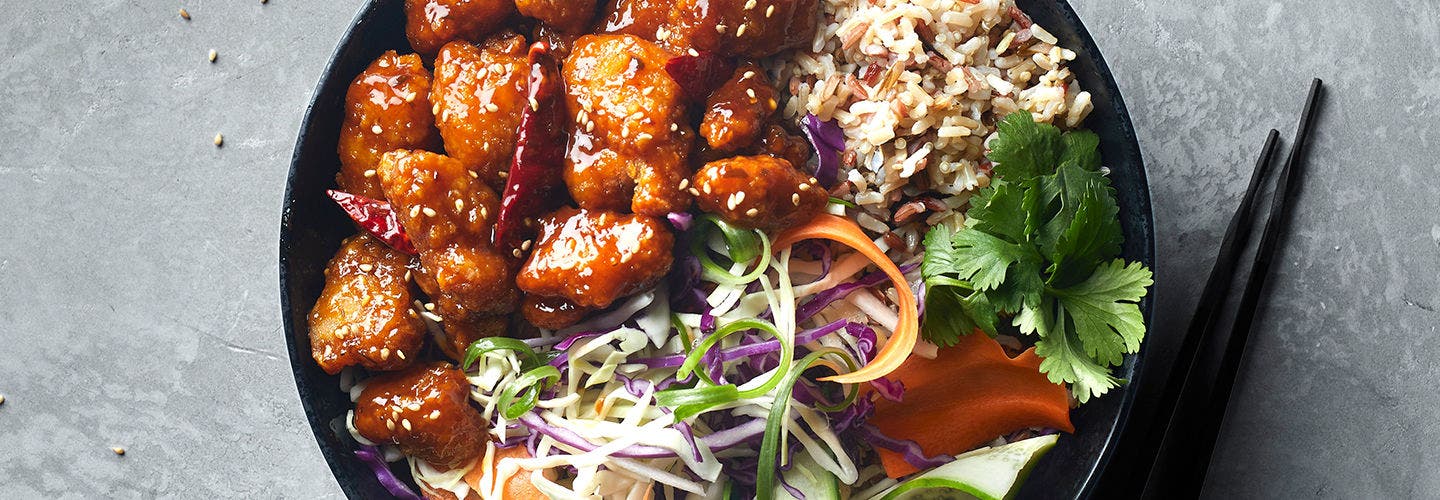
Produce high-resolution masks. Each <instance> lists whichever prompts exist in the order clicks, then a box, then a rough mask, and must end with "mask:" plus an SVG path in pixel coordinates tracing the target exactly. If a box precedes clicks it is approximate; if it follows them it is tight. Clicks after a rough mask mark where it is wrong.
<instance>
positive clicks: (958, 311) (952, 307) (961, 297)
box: [922, 282, 1000, 347]
mask: <svg viewBox="0 0 1440 500" xmlns="http://www.w3.org/2000/svg"><path fill="white" fill-rule="evenodd" d="M965 291H966V290H965V289H964V288H961V287H957V286H950V285H945V284H940V283H930V282H927V283H926V292H925V324H924V328H923V330H922V333H923V334H924V335H925V340H929V341H930V342H933V343H935V344H936V345H939V346H941V347H949V346H952V345H955V343H956V342H958V341H959V340H960V338H961V337H963V336H965V335H971V334H972V333H973V332H974V331H975V330H976V329H979V330H981V331H984V332H985V333H986V334H989V335H994V334H995V319H996V318H998V317H999V315H1000V314H999V311H996V310H995V309H994V307H992V306H991V305H990V301H989V299H988V298H986V296H985V293H984V292H969V294H968V295H967V294H966V293H965Z"/></svg>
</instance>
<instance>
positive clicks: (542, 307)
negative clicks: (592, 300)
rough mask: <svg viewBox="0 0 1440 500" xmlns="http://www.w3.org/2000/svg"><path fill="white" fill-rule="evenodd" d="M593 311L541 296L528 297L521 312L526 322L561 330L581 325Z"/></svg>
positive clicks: (554, 298)
mask: <svg viewBox="0 0 1440 500" xmlns="http://www.w3.org/2000/svg"><path fill="white" fill-rule="evenodd" d="M591 311H594V309H593V308H589V307H580V306H577V305H575V303H573V302H570V301H568V300H565V299H562V298H559V297H542V296H539V295H526V296H525V302H524V303H523V304H521V305H520V312H521V313H523V314H524V315H525V321H529V322H530V324H532V325H535V326H537V327H540V328H544V329H547V330H559V329H561V328H565V327H567V326H570V325H573V324H576V323H579V322H580V320H582V319H584V318H585V315H587V314H590V312H591Z"/></svg>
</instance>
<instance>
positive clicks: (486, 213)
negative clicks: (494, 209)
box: [480, 205, 490, 219]
mask: <svg viewBox="0 0 1440 500" xmlns="http://www.w3.org/2000/svg"><path fill="white" fill-rule="evenodd" d="M480 218H481V219H489V218H490V209H488V208H485V206H484V205H481V206H480Z"/></svg>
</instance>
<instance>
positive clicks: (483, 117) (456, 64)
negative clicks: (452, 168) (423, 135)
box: [430, 34, 530, 192]
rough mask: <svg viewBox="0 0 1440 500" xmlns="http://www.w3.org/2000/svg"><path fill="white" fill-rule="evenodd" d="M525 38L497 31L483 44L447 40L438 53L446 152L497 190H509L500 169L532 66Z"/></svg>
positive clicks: (506, 165)
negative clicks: (527, 62) (527, 58)
mask: <svg viewBox="0 0 1440 500" xmlns="http://www.w3.org/2000/svg"><path fill="white" fill-rule="evenodd" d="M525 50H526V44H525V38H524V37H522V36H520V35H516V34H506V35H497V36H495V37H492V38H490V39H489V40H487V41H486V42H485V43H484V44H483V45H481V46H478V47H477V46H475V45H473V44H471V43H470V42H465V41H458V42H451V43H449V44H446V45H445V47H444V48H442V49H440V55H438V56H436V58H435V87H434V90H432V91H431V93H430V100H431V102H434V103H435V106H434V109H433V111H434V113H435V123H436V124H437V125H439V127H440V135H442V136H444V138H445V153H446V154H448V155H450V157H451V158H454V159H456V160H460V163H461V164H463V165H464V166H465V168H466V169H469V170H473V171H475V172H476V173H477V174H479V175H480V179H482V180H484V181H485V183H486V184H487V185H489V186H490V188H491V189H493V190H495V191H496V192H500V191H503V190H504V189H505V179H504V178H503V177H502V175H504V174H502V173H501V172H505V171H507V170H509V169H510V160H511V158H512V157H514V155H515V137H516V136H517V135H518V132H517V131H518V130H519V128H520V117H521V114H522V113H523V112H524V110H525V106H528V105H529V103H528V99H527V97H526V95H527V91H528V89H529V82H530V77H529V75H530V66H529V65H528V64H526V61H525Z"/></svg>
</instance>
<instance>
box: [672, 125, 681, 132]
mask: <svg viewBox="0 0 1440 500" xmlns="http://www.w3.org/2000/svg"><path fill="white" fill-rule="evenodd" d="M676 130H680V124H679V123H671V124H670V131H671V132H674V131H676Z"/></svg>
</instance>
